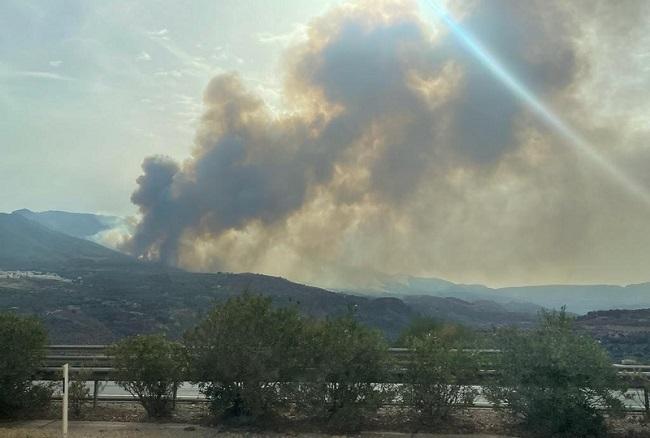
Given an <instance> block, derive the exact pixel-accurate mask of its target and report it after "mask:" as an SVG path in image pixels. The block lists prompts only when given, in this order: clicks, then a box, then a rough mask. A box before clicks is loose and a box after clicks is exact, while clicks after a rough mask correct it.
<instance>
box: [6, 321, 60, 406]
mask: <svg viewBox="0 0 650 438" xmlns="http://www.w3.org/2000/svg"><path fill="white" fill-rule="evenodd" d="M46 340H47V336H46V334H45V329H44V328H43V326H42V324H41V322H40V321H39V320H38V319H36V318H34V317H24V316H19V315H16V314H13V313H0V346H2V354H0V417H12V416H15V415H16V414H18V413H19V412H20V411H22V410H23V409H25V408H30V409H32V410H33V409H36V408H41V407H44V406H45V405H46V404H47V403H48V402H49V400H50V396H51V390H50V389H49V388H47V387H44V386H38V385H33V384H32V380H33V378H34V376H35V375H36V373H37V371H38V367H39V366H40V365H41V362H42V360H43V354H44V348H45V345H46Z"/></svg>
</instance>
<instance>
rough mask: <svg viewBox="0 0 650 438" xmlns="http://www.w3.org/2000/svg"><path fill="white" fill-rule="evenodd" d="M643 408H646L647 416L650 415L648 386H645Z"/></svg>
mask: <svg viewBox="0 0 650 438" xmlns="http://www.w3.org/2000/svg"><path fill="white" fill-rule="evenodd" d="M643 409H644V410H645V416H646V417H650V401H649V400H648V386H647V385H644V386H643Z"/></svg>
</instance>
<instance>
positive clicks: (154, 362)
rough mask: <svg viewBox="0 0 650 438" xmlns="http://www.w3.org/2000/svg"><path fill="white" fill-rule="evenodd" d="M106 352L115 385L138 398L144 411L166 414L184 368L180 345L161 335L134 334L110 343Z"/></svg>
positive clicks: (148, 413)
mask: <svg viewBox="0 0 650 438" xmlns="http://www.w3.org/2000/svg"><path fill="white" fill-rule="evenodd" d="M110 354H112V355H113V356H114V362H113V363H114V365H113V366H114V367H115V379H116V381H117V383H118V385H120V386H121V387H123V388H124V389H126V390H127V391H128V392H130V393H131V394H132V395H133V396H134V397H137V398H138V400H139V401H140V403H141V404H142V406H143V407H144V408H145V410H146V411H147V415H148V416H149V417H151V418H159V417H164V416H167V415H169V414H170V412H171V407H172V401H173V397H174V394H175V393H176V389H177V388H178V386H179V385H180V383H181V382H182V380H183V374H184V370H185V368H186V367H185V363H186V361H185V356H184V352H183V347H182V346H181V345H180V344H178V343H176V342H171V341H168V340H167V339H165V337H164V336H162V335H138V336H133V337H130V338H126V339H123V340H122V341H120V342H118V343H117V344H115V345H113V346H112V347H111V349H110Z"/></svg>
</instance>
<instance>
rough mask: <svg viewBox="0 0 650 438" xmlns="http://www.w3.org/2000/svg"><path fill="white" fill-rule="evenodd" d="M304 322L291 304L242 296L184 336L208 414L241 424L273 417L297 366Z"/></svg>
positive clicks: (280, 407)
mask: <svg viewBox="0 0 650 438" xmlns="http://www.w3.org/2000/svg"><path fill="white" fill-rule="evenodd" d="M303 334H304V322H303V320H302V319H301V318H300V316H299V315H298V313H297V311H296V310H295V309H293V308H282V309H276V308H274V307H273V306H272V305H271V300H270V299H269V298H264V297H259V296H247V295H246V296H243V297H236V298H232V299H230V300H228V301H227V302H226V303H225V304H223V305H221V306H218V307H216V308H215V309H214V310H213V311H212V313H211V314H210V315H209V316H208V317H207V318H206V319H205V320H204V321H203V322H201V323H200V324H199V325H198V326H197V327H196V328H195V329H193V330H191V331H190V332H188V333H187V335H186V345H187V349H188V354H189V357H190V363H191V369H192V375H193V380H195V381H196V382H198V383H199V385H200V388H201V391H202V392H203V393H204V394H205V395H206V396H207V397H208V398H209V400H210V408H211V411H212V413H213V414H214V415H215V416H217V417H218V418H220V419H225V420H230V421H236V422H241V423H246V422H259V421H264V420H268V419H270V418H273V417H275V416H276V415H277V414H278V413H281V412H282V411H286V409H288V407H289V403H290V397H288V394H287V392H288V391H290V390H291V389H292V388H293V386H294V385H292V383H291V382H292V381H293V380H295V377H296V375H297V374H298V370H299V367H300V363H301V360H300V357H299V355H300V354H299V353H300V351H301V343H302V339H303Z"/></svg>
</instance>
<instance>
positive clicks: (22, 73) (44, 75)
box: [2, 70, 74, 81]
mask: <svg viewBox="0 0 650 438" xmlns="http://www.w3.org/2000/svg"><path fill="white" fill-rule="evenodd" d="M2 76H4V77H9V78H33V79H49V80H54V81H72V80H74V78H71V77H70V76H64V75H60V74H58V73H52V72H49V71H27V70H19V71H13V72H7V73H3V74H2Z"/></svg>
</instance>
